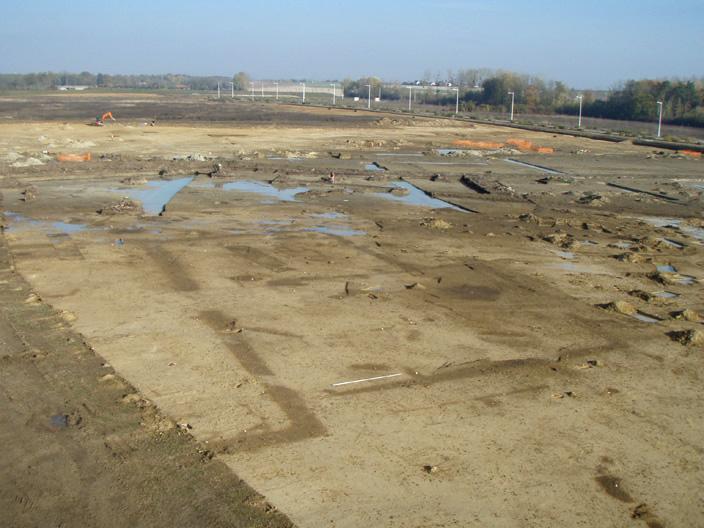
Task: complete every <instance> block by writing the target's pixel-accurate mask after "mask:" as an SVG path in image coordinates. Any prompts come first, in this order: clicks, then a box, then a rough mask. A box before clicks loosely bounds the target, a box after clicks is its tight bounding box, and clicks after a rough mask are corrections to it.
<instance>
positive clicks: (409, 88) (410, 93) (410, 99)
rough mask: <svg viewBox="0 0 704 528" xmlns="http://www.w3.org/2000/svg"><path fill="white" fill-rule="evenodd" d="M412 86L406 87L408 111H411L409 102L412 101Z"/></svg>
mask: <svg viewBox="0 0 704 528" xmlns="http://www.w3.org/2000/svg"><path fill="white" fill-rule="evenodd" d="M412 96H413V86H409V87H408V111H409V112H410V111H411V102H412V101H413V97H412Z"/></svg>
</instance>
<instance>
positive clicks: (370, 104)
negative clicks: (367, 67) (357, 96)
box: [364, 84, 372, 110]
mask: <svg viewBox="0 0 704 528" xmlns="http://www.w3.org/2000/svg"><path fill="white" fill-rule="evenodd" d="M364 86H366V87H367V88H369V95H367V110H371V109H372V85H371V84H365V85H364Z"/></svg>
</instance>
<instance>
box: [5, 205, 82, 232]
mask: <svg viewBox="0 0 704 528" xmlns="http://www.w3.org/2000/svg"><path fill="white" fill-rule="evenodd" d="M5 216H6V217H7V218H8V219H10V221H11V222H12V225H10V226H8V227H7V230H8V231H20V230H22V229H39V230H41V231H47V232H50V233H63V234H66V235H71V234H74V233H80V232H82V231H86V230H87V229H88V226H87V225H86V224H70V223H67V222H49V221H45V220H34V219H32V218H27V217H26V216H24V215H21V214H19V213H13V212H12V211H6V212H5Z"/></svg>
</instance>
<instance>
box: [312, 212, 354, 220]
mask: <svg viewBox="0 0 704 528" xmlns="http://www.w3.org/2000/svg"><path fill="white" fill-rule="evenodd" d="M313 216H314V217H316V218H329V219H332V220H334V219H337V218H345V216H347V215H345V214H343V213H335V212H331V213H317V214H314V215H313Z"/></svg>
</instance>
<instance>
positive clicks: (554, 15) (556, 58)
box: [0, 0, 704, 88]
mask: <svg viewBox="0 0 704 528" xmlns="http://www.w3.org/2000/svg"><path fill="white" fill-rule="evenodd" d="M0 13H1V15H2V16H0V72H3V73H9V72H31V71H71V72H78V71H84V70H86V71H91V72H93V73H97V72H103V73H187V74H193V75H209V74H220V75H232V74H233V73H234V72H236V71H239V70H244V71H246V72H248V73H249V74H250V75H252V77H254V78H307V79H311V80H324V79H342V78H344V77H355V78H356V77H361V76H366V75H375V76H378V77H381V78H383V79H385V80H413V79H417V78H420V77H422V76H423V73H424V72H425V71H427V70H430V71H432V72H433V74H435V73H436V72H439V73H440V74H441V77H445V76H446V74H447V71H448V69H452V70H457V69H460V68H462V69H464V68H480V67H486V68H502V69H508V70H514V71H518V72H520V73H529V74H536V75H540V76H543V77H545V78H548V79H554V80H562V81H565V82H566V83H567V84H569V85H571V86H573V87H575V88H609V87H611V86H613V85H614V84H615V83H618V82H619V81H623V80H626V79H630V78H645V77H648V78H653V77H686V78H688V77H692V76H697V77H702V76H704V0H678V1H672V2H663V1H661V0H660V1H656V0H610V1H605V0H581V1H573V0H533V1H518V0H504V1H495V2H488V1H479V0H436V1H433V0H403V1H401V0H387V1H383V0H377V1H370V0H358V1H356V2H354V1H347V2H338V1H333V0H328V1H325V0H297V1H290V2H282V1H275V0H258V1H257V0H251V1H248V2H240V1H225V0H200V1H197V2H196V1H186V0H151V1H150V0H121V1H113V2H110V1H96V0H91V1H87V0H73V1H69V0H22V1H20V0H2V5H0Z"/></svg>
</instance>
